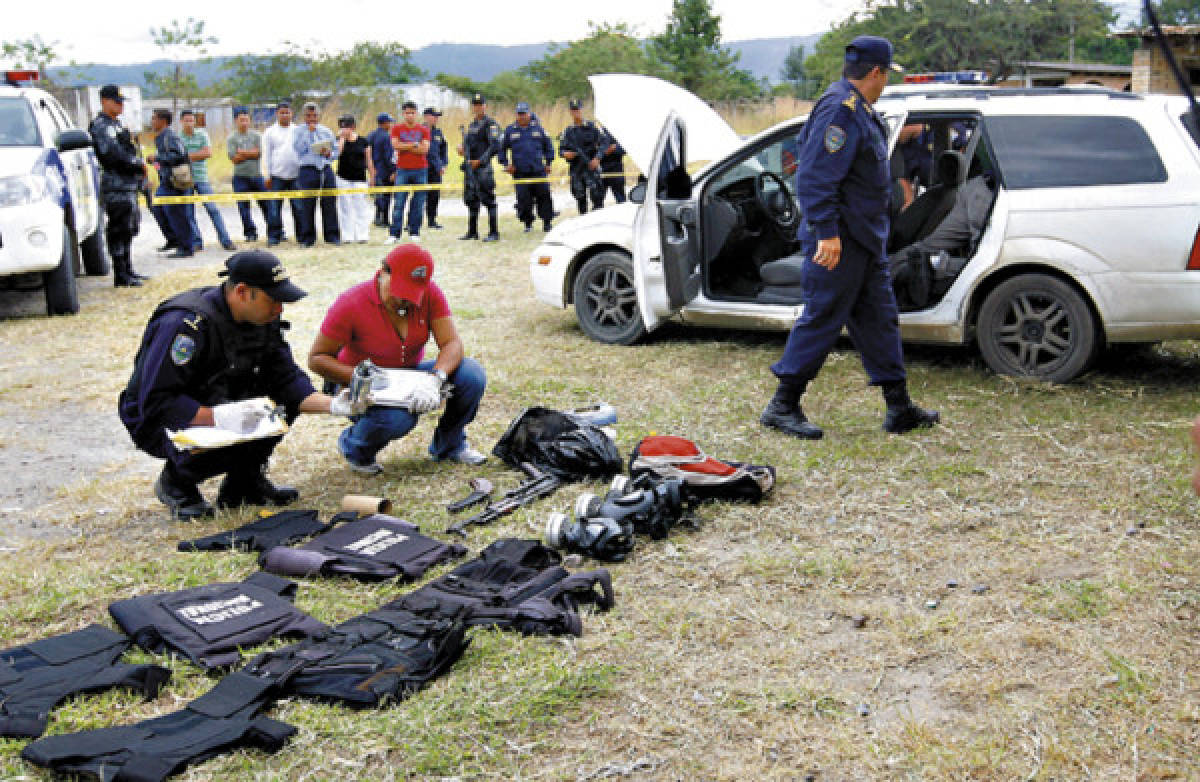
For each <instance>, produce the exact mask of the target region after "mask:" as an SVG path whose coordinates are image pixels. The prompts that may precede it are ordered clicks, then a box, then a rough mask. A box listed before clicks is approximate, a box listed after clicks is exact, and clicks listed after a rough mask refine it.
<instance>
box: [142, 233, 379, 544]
mask: <svg viewBox="0 0 1200 782" xmlns="http://www.w3.org/2000/svg"><path fill="white" fill-rule="evenodd" d="M220 275H221V276H223V277H226V280H225V282H224V283H223V284H221V285H215V286H211V287H205V288H196V289H194V290H190V291H187V292H186V293H181V294H179V295H178V296H175V297H173V298H170V299H167V300H166V301H164V302H162V303H161V304H159V305H158V307H157V308H156V309H155V310H154V314H152V315H151V316H150V322H149V323H148V324H147V325H146V331H145V333H144V334H143V335H142V344H141V346H140V347H139V348H138V352H137V357H136V358H135V359H134V365H133V373H132V375H131V376H130V378H129V383H128V385H127V386H126V387H125V390H124V391H122V392H121V394H120V397H119V399H118V413H119V414H120V416H121V422H122V423H123V424H125V428H126V429H128V430H129V434H130V437H131V438H132V439H133V442H134V444H135V445H136V446H137V447H138V448H139V449H141V450H142V451H145V452H146V453H148V454H150V455H151V456H156V457H158V458H160V459H165V460H166V464H165V465H163V469H162V473H161V474H160V475H159V476H158V480H157V481H156V482H155V484H154V493H155V495H156V496H157V497H158V499H159V500H161V501H162V503H163V504H164V505H166V506H167V507H168V508H170V510H171V515H172V516H173V517H174V518H176V519H180V520H185V521H186V520H191V519H196V518H201V517H204V516H209V515H212V512H213V508H212V506H211V505H209V504H208V502H206V501H205V500H204V497H203V495H201V494H200V490H199V488H198V486H197V484H199V483H200V482H201V481H203V480H205V479H207V478H210V477H213V476H215V475H221V474H224V476H225V477H224V480H222V481H221V488H220V490H219V492H218V493H217V506H218V507H221V508H233V507H237V506H239V505H243V504H246V505H286V504H288V503H290V502H292V501H294V500H295V499H296V498H297V497H298V496H299V492H297V491H296V490H295V489H292V488H289V487H286V486H276V485H275V484H273V483H271V481H269V480H268V479H267V476H266V474H265V471H266V467H267V460H268V459H269V458H270V456H271V452H272V451H273V450H274V449H275V446H276V445H278V444H279V442H280V440H282V439H283V435H278V436H274V437H263V438H258V439H246V440H244V441H242V442H239V443H237V444H234V445H228V446H225V447H221V448H212V449H209V450H206V451H203V452H197V451H194V450H182V449H180V448H178V447H176V445H175V444H174V443H173V442H172V441H171V440H170V438H169V437H168V435H167V431H168V430H173V431H179V430H182V429H186V428H189V427H218V428H220V429H223V430H225V431H226V432H230V433H232V434H234V435H243V436H244V435H250V434H252V433H254V432H255V430H256V429H258V428H259V427H260V425H261V424H262V423H263V422H264V421H265V420H266V419H268V418H271V417H275V416H280V415H282V417H283V418H284V419H285V420H286V421H287V422H288V423H289V424H290V423H291V422H292V421H294V420H295V418H296V416H298V415H299V414H300V413H332V414H334V415H344V416H350V415H351V414H353V413H354V407H355V405H353V404H352V403H351V401H350V396H349V392H348V391H347V392H344V393H343V394H341V395H339V396H337V397H329V396H326V395H325V394H321V393H318V392H317V391H315V390H314V389H313V385H312V382H311V381H310V380H309V378H308V375H307V374H306V373H305V372H304V371H303V370H301V369H300V368H299V367H298V366H296V362H295V361H294V360H293V359H292V351H291V348H289V347H288V344H287V343H286V342H285V341H284V339H283V332H284V331H285V330H286V329H287V327H288V324H287V323H286V322H285V321H283V320H280V315H281V314H282V313H283V305H284V304H286V303H290V302H294V301H298V300H300V299H301V298H303V297H304V296H305V295H306V294H305V292H304V291H303V290H301V289H300V288H299V287H297V286H296V285H295V284H294V283H293V282H292V281H291V280H290V279H288V273H287V271H286V270H285V269H284V268H283V264H281V263H280V262H279V259H278V258H276V257H275V256H274V255H272V254H271V253H269V252H266V251H265V250H250V251H244V252H239V253H234V254H233V255H231V256H230V257H229V259H228V260H227V261H226V262H225V269H224V270H223V271H221V272H220ZM262 397H269V398H270V399H271V400H272V401H271V402H270V403H267V402H265V401H264V400H262ZM256 398H257V399H256ZM276 405H279V407H276ZM358 412H362V411H361V410H359V411H358Z"/></svg>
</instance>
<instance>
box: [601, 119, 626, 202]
mask: <svg viewBox="0 0 1200 782" xmlns="http://www.w3.org/2000/svg"><path fill="white" fill-rule="evenodd" d="M601 133H602V138H601V140H600V206H604V193H605V192H606V191H608V190H611V191H612V194H613V200H614V201H616V202H617V203H618V204H623V203H625V163H624V158H625V148H624V147H622V146H621V142H619V141H617V139H616V137H615V136H613V134H612V133H609V132H608V128H604V129H603V130H602V131H601Z"/></svg>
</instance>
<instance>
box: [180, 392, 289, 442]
mask: <svg viewBox="0 0 1200 782" xmlns="http://www.w3.org/2000/svg"><path fill="white" fill-rule="evenodd" d="M255 401H262V402H264V403H265V404H268V405H272V406H274V403H273V402H271V400H270V399H268V398H267V397H265V396H264V397H259V398H258V399H256V400H255ZM287 430H288V425H287V421H285V420H284V419H283V416H281V415H271V416H268V417H266V418H264V419H263V420H261V421H259V422H258V427H257V428H255V430H254V431H253V432H247V433H246V434H241V433H240V432H231V431H229V430H228V429H219V428H217V427H215V426H189V427H188V428H187V429H181V430H179V431H178V432H175V431H172V430H170V429H168V430H167V437H168V438H169V439H170V440H171V443H172V444H173V445H174V446H175V447H176V448H178V449H179V450H181V451H191V450H204V451H208V450H212V449H213V448H225V447H227V446H230V445H237V444H238V443H248V442H250V441H251V440H262V439H263V438H266V437H276V436H278V435H281V434H283V433H285V432H287Z"/></svg>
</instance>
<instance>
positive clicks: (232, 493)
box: [217, 470, 300, 510]
mask: <svg viewBox="0 0 1200 782" xmlns="http://www.w3.org/2000/svg"><path fill="white" fill-rule="evenodd" d="M299 498H300V492H298V491H296V490H295V489H294V488H292V487H291V486H276V485H275V484H273V483H271V481H270V480H269V479H268V478H267V475H266V473H265V472H264V471H263V470H256V471H254V473H252V474H251V475H250V476H249V477H246V476H243V475H236V476H235V475H234V474H233V473H232V472H229V473H226V474H225V477H224V478H223V479H222V480H221V488H220V489H218V490H217V507H218V508H221V509H222V510H224V509H227V508H237V507H239V506H241V505H276V506H279V505H290V504H291V503H293V502H295V501H296V500H298V499H299Z"/></svg>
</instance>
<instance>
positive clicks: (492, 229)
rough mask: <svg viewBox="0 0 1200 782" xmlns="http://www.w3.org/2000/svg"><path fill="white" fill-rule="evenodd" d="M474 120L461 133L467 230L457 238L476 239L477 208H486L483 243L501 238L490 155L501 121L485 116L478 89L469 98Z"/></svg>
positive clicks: (484, 103)
mask: <svg viewBox="0 0 1200 782" xmlns="http://www.w3.org/2000/svg"><path fill="white" fill-rule="evenodd" d="M471 111H472V113H473V114H474V115H475V119H474V120H472V121H471V124H470V125H469V126H468V127H467V129H466V131H465V132H464V134H463V143H464V144H465V147H461V146H460V147H459V148H458V152H459V154H461V155H462V156H463V201H464V202H466V205H467V232H466V233H465V234H463V235H462V236H460V237H458V238H459V239H478V238H479V207H480V205H481V204H482V205H483V206H485V207H487V211H488V234H487V236H485V237H484V239H483V241H485V242H495V241H498V240H499V239H500V226H499V222H498V218H499V215H498V213H497V210H496V177H495V175H494V174H493V173H492V157H493V156H494V155H495V154H496V153H497V152H498V151H499V150H500V135H501V131H500V124H499V123H498V122H496V120H494V119H492V118H491V117H489V116H488V115H487V100H486V99H485V98H484V97H483V96H482V95H480V94H479V93H478V92H477V93H475V96H474V97H472V98H471Z"/></svg>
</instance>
